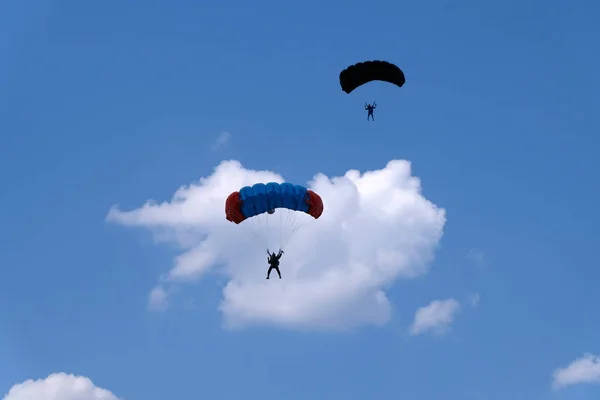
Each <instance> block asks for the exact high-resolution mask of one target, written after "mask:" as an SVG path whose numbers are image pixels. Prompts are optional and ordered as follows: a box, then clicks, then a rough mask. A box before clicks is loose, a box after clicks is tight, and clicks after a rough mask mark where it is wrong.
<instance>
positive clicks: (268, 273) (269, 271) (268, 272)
mask: <svg viewBox="0 0 600 400" xmlns="http://www.w3.org/2000/svg"><path fill="white" fill-rule="evenodd" d="M272 269H273V267H269V270H268V271H267V279H269V277H270V276H271V270H272Z"/></svg>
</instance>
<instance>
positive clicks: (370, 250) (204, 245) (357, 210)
mask: <svg viewBox="0 0 600 400" xmlns="http://www.w3.org/2000/svg"><path fill="white" fill-rule="evenodd" d="M268 181H275V182H283V181H284V179H283V177H281V176H279V175H278V174H276V173H274V172H270V171H255V170H248V169H245V168H243V167H242V165H241V164H240V163H239V162H238V161H223V162H222V163H221V164H220V165H219V166H218V167H217V168H216V169H215V170H214V172H213V174H212V175H210V176H208V177H206V178H202V179H200V181H199V182H197V183H194V184H191V185H189V186H186V187H181V188H180V189H179V190H177V192H176V193H175V195H174V196H173V198H172V200H171V201H169V202H163V203H161V204H157V203H156V202H153V201H148V202H147V203H146V204H144V205H143V206H142V207H140V208H138V209H135V210H133V211H121V210H119V208H118V207H116V206H115V207H113V208H112V209H111V210H110V212H109V214H108V216H107V220H109V221H113V222H117V223H121V224H124V225H129V226H142V227H147V228H149V229H151V230H153V231H154V232H155V233H157V234H160V236H161V238H162V239H163V240H165V239H168V240H171V241H172V242H174V243H176V244H178V245H179V246H180V247H181V249H182V253H181V254H179V255H178V256H177V257H176V259H175V261H174V265H173V267H172V268H171V270H170V271H169V272H168V274H166V275H165V276H164V277H163V278H162V279H161V282H160V283H159V285H158V287H157V288H156V289H155V290H154V292H153V295H152V296H151V298H152V299H154V300H153V301H155V300H156V299H157V298H158V299H159V300H160V301H159V303H160V304H164V302H165V301H166V296H163V295H164V294H166V293H170V291H169V290H167V291H165V289H164V288H169V287H172V285H174V284H176V282H177V281H190V280H196V279H199V278H200V277H202V276H203V275H204V274H205V273H206V272H207V271H209V270H210V269H214V270H215V271H217V272H220V273H222V274H223V275H225V276H226V277H227V278H228V279H229V281H228V283H227V285H226V287H225V288H224V290H223V299H222V302H221V304H220V307H219V308H220V310H221V312H222V313H223V316H224V322H225V324H226V325H227V326H228V327H230V328H235V327H242V326H247V325H252V324H276V325H280V326H286V327H288V328H299V329H342V328H349V327H353V326H359V325H363V324H375V325H380V324H384V323H385V322H387V321H388V319H389V318H390V315H391V305H390V303H389V301H388V299H387V297H386V294H385V292H384V290H385V289H386V288H388V287H389V286H390V285H391V284H392V283H393V282H394V281H395V280H396V279H398V278H412V277H416V276H418V275H421V274H423V273H425V272H426V270H427V264H428V263H429V262H430V261H431V260H432V258H433V255H434V251H435V248H436V247H437V245H438V242H439V240H440V238H441V236H442V232H443V227H444V224H445V221H446V218H445V211H444V210H443V209H440V208H438V207H437V206H436V205H434V204H432V203H431V202H430V201H428V200H427V199H426V198H424V197H423V195H422V194H421V183H420V181H419V179H418V178H416V177H413V176H411V168H410V163H409V162H407V161H401V160H394V161H390V162H389V163H388V164H387V166H386V167H385V168H383V169H381V170H377V171H370V172H366V173H364V174H361V173H360V172H359V171H356V170H350V171H348V172H347V173H346V174H345V175H344V176H342V177H335V178H331V179H330V178H328V177H327V176H325V175H323V174H317V175H316V176H315V177H314V179H313V180H312V182H310V183H309V185H308V186H309V188H311V189H313V190H314V191H315V192H317V193H319V194H320V195H321V197H322V199H323V203H324V206H325V211H324V213H323V215H322V216H321V218H319V219H318V220H317V221H314V222H312V223H311V224H310V225H309V226H308V227H306V228H305V229H303V230H300V231H298V232H297V233H296V234H295V235H294V238H293V240H292V242H290V244H289V245H288V246H287V247H286V248H285V250H286V254H285V255H284V257H283V258H282V260H281V270H282V274H283V279H282V280H279V279H276V280H269V281H267V280H265V271H266V268H267V263H266V254H265V248H264V246H261V245H257V243H258V242H255V241H253V238H254V237H253V235H252V234H250V233H248V229H245V228H244V225H248V226H249V225H250V224H249V223H254V222H255V221H259V222H260V221H262V222H263V223H264V222H265V221H272V222H270V223H271V224H276V222H277V221H278V220H279V221H280V222H285V220H282V216H285V215H286V213H285V212H284V211H280V210H277V211H276V213H275V214H273V215H272V216H268V215H267V214H264V216H263V217H260V218H258V217H257V218H256V219H251V220H253V221H247V222H249V223H248V224H247V223H246V221H245V222H243V223H242V224H240V225H239V226H238V225H235V224H233V223H231V222H229V221H227V220H226V219H225V210H224V208H225V207H224V203H225V199H226V197H227V196H228V195H229V194H230V193H231V192H233V191H236V190H239V188H241V187H242V186H245V185H251V184H254V183H256V182H268ZM294 214H295V215H296V216H306V215H305V214H303V213H294ZM278 216H279V217H278ZM267 217H268V218H267ZM261 218H262V219H261ZM307 218H309V217H307ZM300 219H302V218H300ZM309 219H310V218H309ZM248 226H246V228H248ZM269 227H270V228H271V230H270V232H271V233H274V232H277V231H279V227H277V228H275V225H269ZM275 250H276V249H275Z"/></svg>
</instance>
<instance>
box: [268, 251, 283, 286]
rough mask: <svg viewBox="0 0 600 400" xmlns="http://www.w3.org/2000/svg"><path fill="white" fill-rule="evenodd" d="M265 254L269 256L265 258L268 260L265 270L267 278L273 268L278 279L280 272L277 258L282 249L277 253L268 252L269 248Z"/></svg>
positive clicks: (279, 256) (281, 253)
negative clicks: (267, 267)
mask: <svg viewBox="0 0 600 400" xmlns="http://www.w3.org/2000/svg"><path fill="white" fill-rule="evenodd" d="M267 254H268V255H269V258H267V261H268V262H269V270H268V271H267V279H269V276H271V270H273V269H274V270H275V271H277V275H279V279H281V272H280V271H279V259H280V258H281V256H282V255H283V250H279V253H278V254H275V252H273V253H270V252H269V250H267Z"/></svg>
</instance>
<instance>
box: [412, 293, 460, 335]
mask: <svg viewBox="0 0 600 400" xmlns="http://www.w3.org/2000/svg"><path fill="white" fill-rule="evenodd" d="M459 310H460V304H459V303H458V301H456V300H455V299H447V300H434V301H432V302H431V303H429V304H428V305H426V306H424V307H421V308H419V309H418V310H417V312H416V313H415V319H414V321H413V323H412V325H411V327H410V333H411V334H412V335H421V334H424V333H433V334H443V333H445V332H446V331H447V330H448V328H449V326H450V324H451V323H452V321H454V316H455V315H456V313H457V312H458V311H459Z"/></svg>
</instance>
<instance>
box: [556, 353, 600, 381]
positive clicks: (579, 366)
mask: <svg viewBox="0 0 600 400" xmlns="http://www.w3.org/2000/svg"><path fill="white" fill-rule="evenodd" d="M582 383H600V357H598V356H595V355H593V354H589V353H587V354H584V355H583V357H580V358H578V359H576V360H575V361H573V362H572V363H571V364H569V365H568V366H567V367H565V368H558V369H557V370H555V371H554V374H553V381H552V387H553V388H554V389H560V388H563V387H566V386H570V385H576V384H582Z"/></svg>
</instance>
